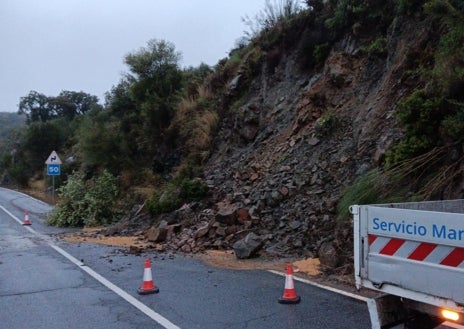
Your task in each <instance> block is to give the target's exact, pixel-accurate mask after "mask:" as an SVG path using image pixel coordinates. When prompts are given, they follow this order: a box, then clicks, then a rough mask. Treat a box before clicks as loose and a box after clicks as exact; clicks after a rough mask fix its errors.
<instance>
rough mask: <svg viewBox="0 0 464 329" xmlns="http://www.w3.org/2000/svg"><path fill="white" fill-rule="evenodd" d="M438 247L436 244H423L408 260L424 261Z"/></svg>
mask: <svg viewBox="0 0 464 329" xmlns="http://www.w3.org/2000/svg"><path fill="white" fill-rule="evenodd" d="M436 247H437V245H436V244H433V243H428V242H423V243H421V244H420V245H419V246H417V248H416V249H415V250H414V251H413V252H412V253H411V254H410V255H409V256H408V259H412V260H424V259H425V258H426V257H427V256H428V255H430V253H431V252H432V251H433V250H434V249H435V248H436Z"/></svg>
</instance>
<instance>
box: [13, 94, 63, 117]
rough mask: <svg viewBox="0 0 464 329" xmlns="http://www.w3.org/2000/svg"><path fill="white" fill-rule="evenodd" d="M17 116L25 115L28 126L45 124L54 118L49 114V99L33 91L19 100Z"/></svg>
mask: <svg viewBox="0 0 464 329" xmlns="http://www.w3.org/2000/svg"><path fill="white" fill-rule="evenodd" d="M18 114H25V115H26V122H27V123H28V124H30V123H31V122H46V121H48V120H50V119H51V118H52V117H53V116H54V115H53V113H51V106H50V103H49V98H48V97H47V96H45V95H44V94H40V93H38V92H37V91H34V90H31V91H30V92H29V94H28V95H27V96H24V97H21V98H20V101H19V110H18Z"/></svg>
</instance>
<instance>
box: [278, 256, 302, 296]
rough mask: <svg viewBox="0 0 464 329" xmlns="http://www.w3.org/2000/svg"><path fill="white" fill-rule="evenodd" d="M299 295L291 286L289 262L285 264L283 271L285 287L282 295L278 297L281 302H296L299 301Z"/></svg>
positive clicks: (290, 266) (291, 273)
mask: <svg viewBox="0 0 464 329" xmlns="http://www.w3.org/2000/svg"><path fill="white" fill-rule="evenodd" d="M300 300H301V299H300V296H298V295H297V294H296V292H295V288H294V286H293V268H292V265H291V264H287V271H286V273H285V289H284V293H283V295H282V297H280V298H279V303H281V304H297V303H299V302H300Z"/></svg>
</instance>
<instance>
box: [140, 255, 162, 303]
mask: <svg viewBox="0 0 464 329" xmlns="http://www.w3.org/2000/svg"><path fill="white" fill-rule="evenodd" d="M137 292H138V293H139V294H140V295H148V294H154V293H157V292H159V289H158V288H157V287H156V286H155V284H154V283H153V279H152V276H151V266H150V259H149V258H147V259H145V269H144V271H143V282H142V286H141V287H140V289H138V290H137Z"/></svg>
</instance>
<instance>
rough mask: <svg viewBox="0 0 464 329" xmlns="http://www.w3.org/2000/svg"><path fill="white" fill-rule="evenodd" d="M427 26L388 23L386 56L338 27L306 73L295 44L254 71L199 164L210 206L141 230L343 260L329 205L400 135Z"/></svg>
mask: <svg viewBox="0 0 464 329" xmlns="http://www.w3.org/2000/svg"><path fill="white" fill-rule="evenodd" d="M418 24H419V26H417V25H418ZM420 24H422V26H421V25H420ZM417 30H420V32H421V33H419V34H417V33H415V32H414V31H417ZM430 33H431V31H430V27H429V26H427V25H426V24H425V23H418V22H406V21H400V20H397V21H395V22H393V23H392V26H391V27H390V30H389V35H388V55H387V56H384V57H377V56H375V55H369V54H367V53H366V52H364V51H363V47H365V46H366V44H367V43H368V42H370V41H371V40H368V39H362V38H359V37H355V36H354V35H352V34H349V35H346V36H345V37H344V38H342V39H341V40H340V41H339V42H338V43H337V44H335V46H334V47H333V49H332V50H331V52H330V55H329V57H328V58H327V59H326V61H325V63H324V65H323V66H322V67H318V68H315V69H313V70H312V71H309V72H302V71H301V70H300V69H299V65H298V63H297V61H296V57H297V55H296V53H297V52H296V50H294V51H290V52H288V53H286V54H284V55H283V57H282V59H281V60H280V62H279V64H278V65H277V66H276V67H275V69H274V70H273V72H272V73H269V72H270V70H267V69H266V67H263V69H262V74H261V75H260V76H258V77H257V78H256V79H255V80H254V81H252V83H251V86H250V88H249V92H248V93H247V94H246V95H245V96H244V97H243V99H244V102H243V104H242V105H241V107H239V109H238V110H236V111H234V112H230V113H228V114H227V115H226V116H225V117H224V118H223V119H222V121H221V124H220V129H219V134H218V137H217V139H216V141H215V145H216V147H215V149H214V150H213V153H212V156H211V158H210V159H209V161H208V163H207V164H206V166H205V181H206V183H207V184H208V185H209V187H210V191H211V198H210V200H208V201H209V206H208V207H206V206H201V205H200V206H199V207H198V206H196V207H195V210H193V207H192V205H186V206H184V207H183V208H182V209H180V210H178V211H177V212H176V213H175V214H173V215H171V216H174V217H175V218H176V221H175V223H170V222H169V221H167V222H168V223H169V224H168V225H165V223H163V222H162V223H161V224H157V227H156V228H155V229H149V230H148V231H147V237H148V238H149V239H152V240H153V241H164V242H166V244H167V245H168V246H169V247H170V248H173V249H177V250H182V251H184V252H198V251H201V250H204V249H206V248H227V249H230V248H233V249H234V250H235V252H236V255H237V257H238V258H246V257H252V256H254V255H259V254H266V255H275V256H279V257H288V256H320V257H321V263H323V265H325V266H328V267H336V266H339V265H340V264H341V263H342V262H343V261H344V260H347V259H348V260H349V258H350V257H352V256H351V254H352V249H351V239H352V237H351V236H352V234H351V227H350V223H349V222H346V221H345V222H340V221H338V219H337V218H336V208H337V205H338V203H339V201H340V198H341V195H342V192H343V190H344V188H345V187H346V186H347V185H349V184H350V183H352V182H353V181H354V180H355V179H356V178H357V177H358V176H359V175H361V174H363V173H365V172H366V171H367V170H369V169H371V168H374V167H376V166H377V165H378V164H379V162H380V161H381V159H382V158H383V156H384V153H385V151H386V150H387V149H388V147H389V146H390V145H391V144H392V143H393V142H395V141H396V140H397V139H398V138H399V137H400V136H401V132H400V130H399V129H398V127H397V123H396V121H395V118H394V116H393V115H392V113H393V111H394V110H395V107H396V104H397V101H398V100H399V99H400V98H401V97H402V96H403V95H404V94H407V93H408V90H410V89H411V88H413V87H414V86H415V81H413V80H412V79H411V78H405V77H404V76H403V74H402V72H404V71H405V70H407V69H409V68H410V65H411V64H410V61H409V60H408V58H409V56H410V54H411V53H414V52H416V53H417V52H420V51H421V50H422V49H423V48H425V47H427V43H428V41H427V40H429V35H430ZM241 81H242V79H240V78H238V77H237V79H234V80H233V81H232V85H233V87H234V88H238V87H239V84H240V83H241ZM211 205H214V206H211ZM172 225H175V227H174V226H172ZM161 226H163V227H161Z"/></svg>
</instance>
